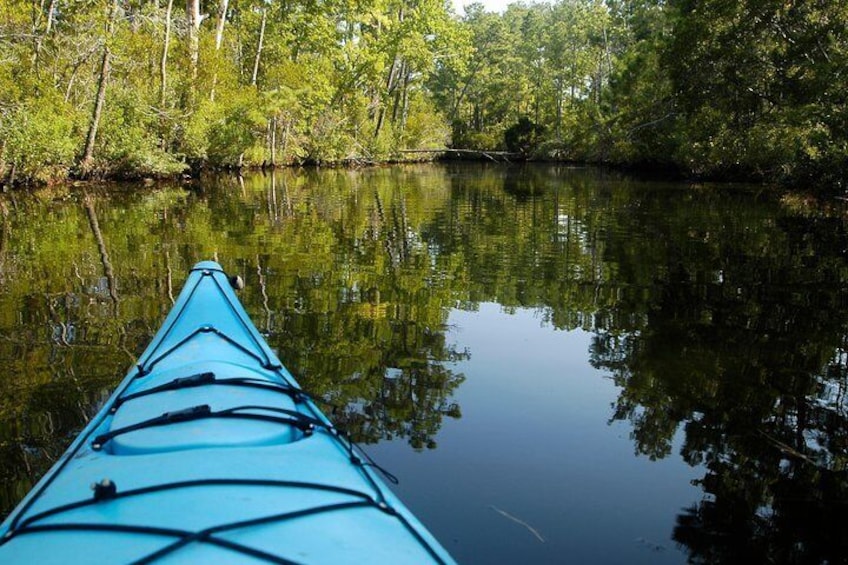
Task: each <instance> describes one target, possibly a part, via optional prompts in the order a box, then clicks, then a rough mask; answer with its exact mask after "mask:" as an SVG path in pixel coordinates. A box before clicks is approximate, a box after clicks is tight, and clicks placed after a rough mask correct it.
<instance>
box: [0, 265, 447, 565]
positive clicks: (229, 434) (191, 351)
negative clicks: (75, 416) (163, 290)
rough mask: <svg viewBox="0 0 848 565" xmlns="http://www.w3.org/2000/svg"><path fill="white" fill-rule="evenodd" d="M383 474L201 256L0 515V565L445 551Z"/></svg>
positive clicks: (306, 559)
mask: <svg viewBox="0 0 848 565" xmlns="http://www.w3.org/2000/svg"><path fill="white" fill-rule="evenodd" d="M381 473H382V474H384V476H387V477H388V478H389V479H392V477H391V475H389V474H388V473H386V472H385V471H383V470H382V469H380V468H379V467H378V466H377V465H376V464H375V463H374V462H373V461H372V460H371V459H370V458H369V457H368V456H367V455H366V454H365V453H364V452H362V451H361V450H360V449H358V448H357V447H356V446H355V445H354V444H353V443H352V442H351V441H350V440H349V439H347V437H346V436H345V434H343V433H342V432H341V431H339V430H338V429H337V428H335V427H334V426H333V424H332V422H330V420H328V419H327V418H326V417H325V416H324V415H323V414H322V413H321V411H320V410H319V409H318V407H317V404H316V402H314V401H313V399H312V398H311V397H310V396H309V395H308V394H307V393H306V392H305V391H303V390H302V389H301V387H300V386H299V385H298V384H297V382H296V381H295V379H294V378H293V377H292V376H291V374H290V373H289V372H288V371H287V370H286V369H285V367H283V365H282V363H280V361H279V359H278V358H277V356H276V355H275V354H274V352H273V351H271V349H270V348H269V347H268V344H267V343H266V342H265V340H264V339H263V338H262V336H261V335H260V334H259V332H258V331H257V330H256V328H255V327H254V325H253V323H252V322H251V321H250V319H249V317H248V316H247V313H246V312H245V311H244V308H243V307H242V306H241V304H240V303H239V301H238V299H237V298H236V296H235V294H234V292H233V290H232V288H231V286H230V283H229V280H228V278H227V276H226V275H225V274H224V272H223V270H222V269H221V267H220V266H219V265H218V264H217V263H214V262H211V261H205V262H202V263H198V264H197V265H195V267H194V268H193V269H192V271H191V273H190V275H189V277H188V280H187V281H186V284H185V287H184V288H183V291H182V293H181V294H180V296H179V298H178V299H177V301H176V303H175V304H174V307H173V309H172V310H171V312H170V314H169V315H168V317H167V318H166V320H165V322H164V324H163V326H162V328H161V329H160V330H159V332H158V333H157V334H156V336H154V338H153V341H152V342H151V343H150V345H149V346H148V347H147V350H146V351H145V352H144V354H142V356H141V357H140V358H139V360H138V364H137V366H135V367H134V368H133V369H132V370H130V372H129V374H128V375H127V377H126V378H125V379H124V380H123V382H122V383H121V384H120V385H119V386H118V388H117V390H116V391H115V393H114V394H113V395H112V396H111V398H110V399H109V400H108V401H107V403H106V405H105V406H104V407H103V409H102V410H101V411H100V412H99V413H98V414H97V415H96V416H95V417H94V418H93V419H92V421H91V422H90V423H89V424H88V426H86V428H85V429H84V430H83V431H82V432H81V433H80V435H79V437H78V438H77V439H76V441H74V443H73V444H72V445H71V447H70V448H69V449H68V451H67V452H66V453H65V454H64V455H63V456H62V457H61V458H60V459H59V461H58V462H57V463H56V465H54V466H53V468H52V469H51V470H50V471H49V472H48V473H47V474H46V475H45V476H44V477H43V478H42V479H41V481H39V483H38V484H37V485H36V486H35V487H34V488H33V489H32V491H31V492H30V493H29V494H28V495H27V497H26V498H25V499H24V500H23V501H22V502H21V503H20V505H18V507H17V508H16V509H15V510H14V511H13V512H12V514H11V515H10V516H9V517H8V518H7V519H6V521H5V522H3V524H2V526H0V563H3V564H16V563H21V564H48V563H62V564H66V563H97V564H106V563H122V564H123V563H160V562H161V563H203V564H207V563H227V564H236V563H252V564H256V563H333V564H338V563H392V564H396V563H453V559H451V557H450V555H449V554H448V553H447V551H445V549H444V548H442V546H441V545H439V543H438V542H437V541H436V540H435V538H434V537H433V536H432V535H431V534H430V533H429V532H428V531H427V529H426V528H425V527H424V526H423V525H422V524H421V523H420V522H419V521H418V520H417V519H416V518H415V516H413V515H412V513H410V511H409V510H408V509H407V508H406V507H405V506H404V505H403V503H401V501H400V500H398V499H397V498H396V497H395V496H394V495H393V494H392V493H391V491H389V489H388V488H387V486H386V484H385V483H384V482H383V479H382V478H381V476H380V475H381Z"/></svg>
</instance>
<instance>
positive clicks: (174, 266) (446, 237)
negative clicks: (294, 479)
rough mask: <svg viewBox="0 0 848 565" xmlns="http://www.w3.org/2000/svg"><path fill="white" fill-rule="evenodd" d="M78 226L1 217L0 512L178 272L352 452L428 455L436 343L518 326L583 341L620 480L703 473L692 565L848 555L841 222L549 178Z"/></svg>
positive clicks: (46, 213)
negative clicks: (669, 467)
mask: <svg viewBox="0 0 848 565" xmlns="http://www.w3.org/2000/svg"><path fill="white" fill-rule="evenodd" d="M87 202H89V204H86V201H84V200H83V199H82V197H78V196H77V195H75V194H74V193H69V194H67V193H62V192H61V191H60V192H59V193H53V192H44V193H40V194H38V195H36V196H33V197H28V196H21V195H7V196H5V197H4V200H3V204H2V206H3V208H2V209H3V210H4V211H5V213H4V214H3V215H2V217H0V220H2V239H0V242H2V244H0V288H1V289H2V294H0V301H2V306H3V307H2V308H0V359H2V361H3V363H4V365H5V371H4V373H3V376H2V377H0V450H2V452H0V474H2V481H3V485H4V489H3V491H2V495H0V498H2V500H1V501H0V511H8V510H9V509H11V507H12V506H13V505H14V504H15V503H16V501H17V500H19V499H20V498H21V497H22V496H23V495H24V494H25V492H26V491H27V490H28V488H29V487H30V486H31V484H32V482H33V480H35V479H36V478H37V477H38V476H39V475H40V474H41V473H43V471H44V470H46V468H47V467H48V466H49V464H50V462H51V461H52V460H53V459H54V458H55V457H57V456H58V455H59V454H60V453H61V452H62V450H63V449H64V448H65V447H66V446H67V444H68V442H69V441H70V438H72V437H73V435H74V434H75V433H76V431H77V430H78V429H79V428H80V427H81V426H82V424H83V423H84V421H85V419H86V418H88V417H90V415H91V414H93V412H94V411H95V410H96V409H97V407H98V405H99V404H100V403H101V402H102V401H103V399H104V395H105V394H107V393H108V391H109V390H110V389H111V388H112V387H113V386H114V385H115V384H116V383H117V382H118V380H119V379H120V378H121V376H122V375H123V373H124V371H125V370H126V368H127V367H128V366H129V365H130V363H131V362H132V360H133V359H134V357H135V355H137V354H138V352H139V349H140V348H142V347H143V346H144V345H145V344H146V343H147V341H148V340H149V339H150V337H151V336H152V334H153V333H154V332H155V330H156V329H157V328H158V326H159V324H160V322H161V320H162V318H163V317H164V314H165V313H166V312H167V311H168V310H169V309H170V306H171V304H172V301H173V297H174V296H175V294H176V292H178V290H179V288H180V286H181V283H182V280H183V279H184V278H185V276H186V273H187V270H188V268H189V267H190V266H191V265H192V264H193V263H194V262H196V261H198V260H201V259H205V258H210V257H217V258H218V259H219V260H220V261H221V262H222V263H223V265H224V267H225V269H227V270H228V271H229V272H231V273H233V274H239V275H241V276H242V277H243V278H244V279H245V281H246V283H247V285H246V288H245V290H244V291H243V293H242V300H243V301H244V303H245V305H246V307H247V309H248V311H249V312H250V314H251V316H252V317H253V319H254V321H255V322H256V325H257V326H258V327H259V329H260V331H262V332H263V333H264V334H265V335H266V336H267V338H268V340H269V343H270V344H271V346H272V347H275V348H277V349H278V351H279V353H280V357H281V358H282V359H283V361H284V363H286V365H287V366H288V367H289V368H290V369H291V370H292V372H293V373H295V375H296V376H297V377H298V379H299V380H300V381H301V383H302V384H303V385H304V386H305V387H306V388H307V389H309V390H310V391H311V392H312V393H314V394H317V395H319V396H321V397H322V398H324V399H325V400H326V401H327V402H328V405H330V406H334V407H335V408H334V416H333V417H334V419H335V420H336V421H337V422H339V423H340V424H341V425H342V426H344V427H345V428H347V429H348V430H349V431H351V432H352V433H353V435H354V437H355V438H357V439H358V440H359V441H362V442H366V443H367V442H376V441H379V440H382V439H389V438H402V439H404V440H406V441H407V442H409V443H410V444H411V445H412V446H413V447H414V448H416V449H421V448H434V447H436V436H437V434H438V432H439V430H440V427H441V426H442V423H443V422H444V420H445V418H459V417H460V416H461V407H460V406H459V405H458V403H457V402H456V400H454V395H455V393H456V391H457V390H458V387H460V385H461V384H462V382H463V380H464V377H463V375H461V374H457V373H455V372H454V371H453V370H452V368H453V366H454V363H456V362H458V361H462V360H464V359H466V358H468V356H469V355H470V354H471V353H473V352H468V351H466V350H464V349H462V348H461V346H458V345H456V344H453V343H449V342H448V340H447V338H446V333H447V332H446V330H447V328H446V324H447V320H448V314H449V312H450V310H451V309H452V308H464V309H474V308H476V306H477V305H478V304H479V303H481V302H497V303H499V304H500V305H501V307H502V308H504V309H505V310H507V311H509V309H510V308H519V307H531V308H535V309H537V310H538V311H540V312H541V313H542V316H543V318H544V320H545V321H546V322H547V323H550V324H552V325H553V326H554V327H556V328H559V329H574V328H582V329H584V330H586V331H590V332H593V333H594V335H595V338H594V342H593V346H592V350H591V351H590V352H589V354H590V356H591V359H592V362H593V364H594V365H595V366H596V367H598V368H601V369H602V370H604V371H607V372H608V373H610V374H611V375H612V377H613V379H614V382H615V383H616V385H617V386H618V387H619V388H620V394H619V396H618V399H617V401H616V403H615V405H614V406H613V409H612V413H611V416H610V419H611V420H613V421H615V420H624V421H628V422H629V423H630V425H631V426H632V439H633V442H634V445H635V450H636V453H637V454H639V455H643V456H647V457H649V458H653V459H659V458H664V457H669V456H672V455H673V454H672V449H673V448H672V445H673V439H674V438H675V435H676V434H678V432H679V431H681V430H682V432H683V436H684V441H683V447H682V449H681V452H680V456H681V457H682V458H683V459H684V460H685V461H686V462H687V463H689V464H690V465H693V466H702V467H703V469H704V470H705V475H704V477H703V478H702V479H701V480H700V481H699V485H700V487H701V488H702V489H703V492H704V495H703V498H702V499H701V500H700V501H697V502H696V503H695V504H693V505H692V507H690V508H688V509H686V510H685V511H683V513H682V514H680V516H678V519H677V526H676V528H675V531H674V533H673V538H674V540H676V541H677V542H678V543H679V544H681V545H683V546H685V547H686V548H687V549H688V552H689V557H690V560H691V561H693V562H710V563H712V562H737V561H744V562H758V563H759V562H798V563H801V562H803V563H806V562H823V561H828V562H839V561H841V560H843V559H844V556H845V555H848V539H846V537H845V536H844V535H843V534H844V527H842V524H843V520H842V519H841V515H842V513H843V511H844V510H845V509H846V501H848V493H847V492H846V489H848V476H846V473H848V458H847V457H846V448H848V427H846V410H848V401H846V397H845V393H846V387H848V376H846V375H848V337H846V336H848V290H847V289H846V288H845V281H846V280H848V256H846V251H845V250H846V249H848V234H846V230H845V222H844V221H843V219H842V216H841V215H840V214H818V213H807V212H805V211H803V210H801V211H798V210H792V209H789V208H787V207H784V206H781V205H780V203H778V202H776V201H775V200H774V199H773V198H771V197H770V196H763V195H760V194H758V193H756V192H753V191H750V190H744V189H739V188H729V187H724V188H718V187H680V186H674V185H669V184H663V183H657V182H653V183H641V182H635V181H629V180H627V179H623V178H619V177H617V176H615V175H608V174H604V173H598V172H596V171H579V170H568V169H561V168H556V167H547V166H536V167H523V168H508V167H507V168H499V167H480V166H476V165H474V166H462V167H456V168H451V167H405V168H394V169H378V170H370V171H364V172H350V171H321V172H309V173H292V172H282V173H278V174H276V175H273V176H254V177H249V178H245V179H242V178H239V177H226V176H220V177H213V178H208V179H205V180H204V181H203V182H202V183H201V184H200V185H198V186H196V187H188V189H187V188H185V187H180V186H173V187H168V186H163V187H159V188H156V189H149V188H145V189H141V190H133V191H127V190H125V189H124V190H121V191H120V192H115V191H109V192H102V193H98V192H96V191H95V192H94V194H93V195H92V196H91V200H89V201H87ZM92 213H93V214H94V215H96V218H97V222H96V225H97V226H98V230H99V231H100V232H101V233H100V235H99V236H98V235H97V234H96V233H93V231H94V230H93V227H92V226H93V225H94V222H92V221H91V216H92ZM104 248H105V250H106V251H107V252H108V259H109V261H110V264H111V269H112V273H113V274H112V275H109V274H108V272H109V271H108V269H107V268H106V265H105V264H104V259H103V257H104V254H103V250H104ZM110 276H113V277H114V279H115V281H114V286H112V281H111V280H110ZM113 292H114V293H115V294H116V295H117V301H116V300H114V299H113V297H112V293H113ZM329 409H330V408H329V407H328V410H329Z"/></svg>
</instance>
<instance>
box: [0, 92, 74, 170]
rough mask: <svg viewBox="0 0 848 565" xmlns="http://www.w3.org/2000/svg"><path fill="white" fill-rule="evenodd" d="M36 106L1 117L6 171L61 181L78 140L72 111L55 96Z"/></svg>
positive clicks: (1, 155) (0, 160)
mask: <svg viewBox="0 0 848 565" xmlns="http://www.w3.org/2000/svg"><path fill="white" fill-rule="evenodd" d="M51 103H52V104H53V105H51ZM33 106H34V107H29V106H19V107H16V108H14V109H13V110H12V111H11V112H9V113H8V115H6V116H4V117H3V118H2V120H0V138H2V139H3V142H2V148H0V163H3V162H5V165H6V167H7V168H8V169H9V172H8V173H7V174H11V171H12V170H14V174H15V175H16V176H17V177H20V178H23V179H27V178H30V179H34V180H36V181H39V182H51V181H55V180H61V179H63V178H65V177H66V176H67V174H68V171H69V169H70V168H71V166H72V165H73V160H74V151H75V148H76V146H77V142H78V140H77V138H76V136H75V135H74V122H73V117H74V114H73V111H72V109H70V108H67V107H66V106H64V105H63V104H62V102H61V100H55V99H53V100H50V101H49V102H48V101H44V103H43V104H39V105H33ZM2 169H3V167H2V166H0V175H2V174H3V173H4V171H3V170H2Z"/></svg>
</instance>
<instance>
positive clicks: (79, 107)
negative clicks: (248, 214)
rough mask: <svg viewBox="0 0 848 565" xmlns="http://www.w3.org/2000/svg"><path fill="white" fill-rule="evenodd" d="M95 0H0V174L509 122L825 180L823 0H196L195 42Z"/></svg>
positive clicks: (210, 160)
mask: <svg viewBox="0 0 848 565" xmlns="http://www.w3.org/2000/svg"><path fill="white" fill-rule="evenodd" d="M113 4H114V0H93V1H90V2H71V3H64V2H59V3H58V4H54V5H55V6H57V9H56V10H55V11H54V13H53V14H47V13H46V11H47V10H48V9H49V6H50V5H51V3H48V2H42V3H35V4H33V3H29V2H23V1H21V0H9V1H8V2H4V3H2V5H0V16H2V18H0V50H2V52H3V56H2V57H0V128H4V131H8V132H9V134H8V135H6V137H5V139H6V146H5V148H4V154H3V156H2V157H0V176H2V177H8V176H9V175H10V173H11V171H12V167H13V166H14V167H15V174H16V178H17V179H18V180H20V181H23V182H27V181H38V180H42V181H43V180H46V179H49V178H52V177H55V176H63V175H64V174H65V171H67V170H79V171H85V170H88V169H90V168H91V167H92V166H93V167H94V168H95V169H96V170H97V172H98V173H99V174H102V175H125V176H126V175H137V174H142V175H149V174H170V173H174V172H177V171H180V170H182V168H183V165H182V163H184V162H185V163H188V164H190V165H191V166H192V168H194V169H200V168H203V167H204V166H233V165H242V164H244V165H256V164H263V163H269V162H273V163H275V164H280V163H296V162H301V161H304V160H307V161H312V162H320V163H328V162H335V161H345V160H361V159H365V160H374V159H395V158H397V157H398V155H399V153H398V152H399V151H400V150H404V149H419V148H428V149H430V148H438V147H441V146H443V145H446V144H448V143H450V144H452V145H453V146H454V147H459V148H472V149H503V148H506V147H508V146H510V145H511V144H512V142H510V143H506V141H505V139H504V135H505V134H506V132H507V131H508V130H510V128H512V127H514V126H515V125H516V124H518V122H519V120H520V119H521V118H522V117H526V118H527V119H529V120H530V121H531V122H533V123H534V124H538V125H539V126H540V127H542V128H544V131H545V133H544V135H543V136H540V135H537V136H536V137H537V139H534V140H533V142H532V143H531V144H530V146H528V145H527V143H526V142H525V143H523V145H524V146H525V149H527V150H529V151H530V152H531V153H533V155H535V156H537V157H544V158H557V159H578V160H589V161H599V162H610V163H616V164H623V165H650V166H662V167H675V168H677V169H679V170H681V171H683V172H685V173H688V174H691V175H694V176H714V177H726V178H740V177H747V178H757V179H764V180H780V181H785V182H794V183H811V182H813V183H816V182H818V181H819V180H820V181H821V185H822V187H826V186H827V187H840V186H842V187H844V184H845V171H846V169H848V161H846V153H848V149H846V145H848V133H846V132H848V117H846V116H848V110H846V100H845V96H844V89H843V88H840V87H839V85H840V84H842V82H844V81H843V80H842V79H843V78H844V76H845V73H846V69H848V32H846V28H845V26H844V25H842V22H844V21H846V20H848V7H846V5H845V4H844V3H838V2H820V3H809V2H808V3H786V2H782V1H780V0H766V1H754V0H745V1H742V2H727V1H725V0H675V1H673V2H661V1H658V0H638V1H634V2H622V1H620V0H605V1H603V2H602V1H598V0H556V1H554V2H552V3H546V4H525V3H513V4H511V5H509V6H508V7H507V9H506V11H505V12H504V13H502V14H495V13H490V12H486V11H485V10H484V9H483V7H482V5H480V4H475V5H471V6H469V7H468V8H467V10H466V11H465V14H464V16H462V17H457V16H454V15H453V14H451V13H450V12H449V11H448V9H447V8H446V5H445V4H444V3H443V2H441V1H440V0H425V1H421V2H416V3H413V4H409V3H405V2H399V1H395V0H390V1H382V0H381V1H380V2H377V1H376V0H367V1H365V2H359V3H349V2H348V3H345V2H337V1H331V2H323V3H306V4H285V3H280V2H266V3H250V2H248V3H244V2H235V1H231V2H229V4H228V6H229V9H228V11H227V13H226V17H225V18H224V20H223V21H218V16H217V10H216V9H214V8H217V3H216V2H211V3H209V5H204V11H205V12H206V13H208V14H209V15H210V17H207V18H203V20H202V22H201V23H200V24H199V30H198V41H197V42H196V43H195V42H193V41H192V40H191V36H192V34H190V33H188V32H187V31H186V30H187V29H189V28H188V21H187V14H186V12H185V9H184V7H183V5H179V4H178V5H176V6H175V7H174V11H173V12H172V13H171V15H170V21H169V20H168V18H167V17H166V12H165V5H164V4H165V3H164V2H158V3H152V2H129V3H125V2H118V3H117V4H114V5H116V6H117V8H118V9H117V11H116V12H114V13H113V10H112V9H111V7H112V6H113ZM263 21H264V22H265V23H264V25H263ZM48 24H49V25H48ZM219 26H220V29H221V30H222V34H221V36H220V39H221V41H220V43H218V42H217V31H218V29H219ZM166 35H167V37H168V39H169V42H168V43H167V50H166V43H165V41H164V39H165V37H166ZM107 55H108V56H107ZM195 55H196V58H197V61H198V63H197V64H196V65H195V64H194V63H193V62H192V61H193V60H194V59H193V57H194V56H195ZM106 61H108V63H109V64H108V65H103V62H106ZM254 70H255V71H256V72H255V77H254ZM101 84H103V85H105V98H104V100H103V109H102V111H101V112H99V114H98V115H97V116H95V113H94V112H92V110H93V109H94V108H96V107H97V106H96V104H95V100H96V98H97V96H98V92H101V91H102V90H103V89H101ZM51 112H52V113H54V114H56V123H55V124H53V125H46V124H41V125H38V124H39V123H40V122H42V121H43V120H42V119H41V118H35V119H32V118H30V117H26V116H42V117H44V116H47V115H49V114H50V113H51ZM98 122H101V123H100V124H99V128H97V134H98V138H99V139H96V140H95V145H94V154H93V161H94V163H93V165H92V163H86V164H85V166H82V167H75V165H80V163H74V162H73V159H69V158H68V154H69V150H68V143H72V144H73V147H72V148H71V150H70V153H71V154H73V155H74V156H76V158H77V159H81V158H83V157H84V156H85V151H84V148H85V145H86V140H87V136H86V132H88V131H93V130H94V129H95V128H94V127H93V126H94V125H96V124H98ZM51 127H52V128H55V131H52V132H51V131H50V130H49V128H51ZM22 128H35V129H34V130H33V131H32V133H33V134H34V135H33V136H29V135H26V136H24V135H22V134H21V132H22V131H23V129H22ZM448 129H450V133H449V135H448V133H447V130H448ZM15 132H17V133H15ZM12 134H14V135H12ZM53 134H55V140H54V141H50V139H51V137H52V136H53ZM510 135H511V136H512V135H513V134H512V133H511V134H510ZM30 137H34V140H30V139H29V138H30ZM513 141H515V140H513ZM515 143H517V144H518V145H522V143H519V142H517V141H515ZM531 146H532V147H531ZM12 156H13V157H12ZM86 160H87V161H88V159H86Z"/></svg>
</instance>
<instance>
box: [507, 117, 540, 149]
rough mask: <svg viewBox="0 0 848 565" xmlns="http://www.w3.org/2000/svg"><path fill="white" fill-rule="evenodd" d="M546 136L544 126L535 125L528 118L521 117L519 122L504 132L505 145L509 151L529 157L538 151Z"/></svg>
mask: <svg viewBox="0 0 848 565" xmlns="http://www.w3.org/2000/svg"><path fill="white" fill-rule="evenodd" d="M544 134H545V128H544V127H543V126H541V125H539V124H534V123H533V122H532V121H531V120H530V118H528V117H527V116H521V118H519V120H518V122H516V123H515V124H513V125H511V126H510V127H508V128H507V130H506V131H505V132H504V143H506V148H507V149H508V150H509V151H513V152H516V153H524V154H525V155H529V154H531V153H533V152H534V151H535V150H536V147H537V146H538V144H539V140H540V139H541V138H542V136H543V135H544Z"/></svg>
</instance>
